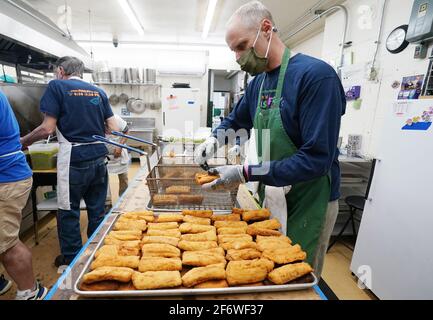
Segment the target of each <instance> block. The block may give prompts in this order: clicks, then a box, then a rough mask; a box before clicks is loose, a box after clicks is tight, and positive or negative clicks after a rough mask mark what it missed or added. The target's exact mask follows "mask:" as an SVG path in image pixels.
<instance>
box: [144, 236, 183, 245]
mask: <svg viewBox="0 0 433 320" xmlns="http://www.w3.org/2000/svg"><path fill="white" fill-rule="evenodd" d="M141 243H142V244H148V243H160V244H169V245H172V246H174V247H177V245H178V243H179V238H175V237H162V236H144V237H143V240H141Z"/></svg>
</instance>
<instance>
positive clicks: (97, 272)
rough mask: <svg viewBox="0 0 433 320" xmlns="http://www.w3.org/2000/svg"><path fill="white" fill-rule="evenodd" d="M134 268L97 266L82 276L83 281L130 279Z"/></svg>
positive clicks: (126, 280) (88, 282) (125, 280)
mask: <svg viewBox="0 0 433 320" xmlns="http://www.w3.org/2000/svg"><path fill="white" fill-rule="evenodd" d="M133 273H134V270H133V269H131V268H125V267H108V266H107V267H99V268H96V269H94V270H93V271H91V272H89V273H86V274H85V275H84V276H83V282H84V283H86V284H91V283H95V282H100V281H119V282H129V281H131V277H132V274H133Z"/></svg>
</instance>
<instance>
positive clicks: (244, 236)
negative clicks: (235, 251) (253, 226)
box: [218, 234, 253, 244]
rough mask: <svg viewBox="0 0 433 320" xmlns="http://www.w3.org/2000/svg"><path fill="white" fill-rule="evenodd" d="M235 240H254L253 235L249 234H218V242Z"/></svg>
mask: <svg viewBox="0 0 433 320" xmlns="http://www.w3.org/2000/svg"><path fill="white" fill-rule="evenodd" d="M233 241H253V237H251V236H250V235H249V234H220V235H218V243H219V244H221V243H226V242H233Z"/></svg>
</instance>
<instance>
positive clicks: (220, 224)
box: [214, 221, 248, 229]
mask: <svg viewBox="0 0 433 320" xmlns="http://www.w3.org/2000/svg"><path fill="white" fill-rule="evenodd" d="M214 226H215V228H217V229H219V228H246V227H248V223H246V222H245V221H215V223H214Z"/></svg>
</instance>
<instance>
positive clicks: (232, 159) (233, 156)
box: [227, 145, 241, 163]
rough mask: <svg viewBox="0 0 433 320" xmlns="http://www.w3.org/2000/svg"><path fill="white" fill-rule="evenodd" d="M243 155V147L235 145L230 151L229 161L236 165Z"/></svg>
mask: <svg viewBox="0 0 433 320" xmlns="http://www.w3.org/2000/svg"><path fill="white" fill-rule="evenodd" d="M240 154H241V147H240V146H238V145H235V146H234V147H233V148H230V149H229V151H228V155H227V157H228V160H229V161H230V163H236V158H237V157H238V156H239V155H240Z"/></svg>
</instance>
